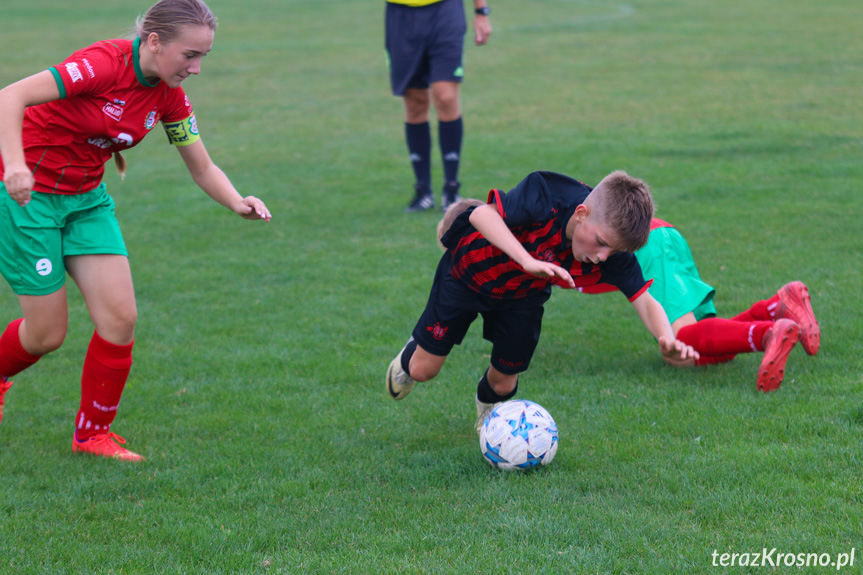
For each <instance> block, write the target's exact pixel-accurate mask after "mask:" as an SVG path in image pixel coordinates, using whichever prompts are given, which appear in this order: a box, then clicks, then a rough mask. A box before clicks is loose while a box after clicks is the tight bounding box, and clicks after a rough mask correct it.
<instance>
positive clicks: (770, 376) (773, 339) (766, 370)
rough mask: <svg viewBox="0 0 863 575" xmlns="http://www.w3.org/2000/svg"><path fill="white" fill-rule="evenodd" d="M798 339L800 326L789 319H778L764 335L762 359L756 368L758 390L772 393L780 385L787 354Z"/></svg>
mask: <svg viewBox="0 0 863 575" xmlns="http://www.w3.org/2000/svg"><path fill="white" fill-rule="evenodd" d="M799 339H800V326H799V325H797V324H796V323H795V322H793V321H791V320H790V319H786V318H783V319H778V320H776V321H775V322H774V323H773V327H771V328H770V329H769V330H767V333H765V334H764V358H763V359H762V360H761V367H759V368H758V389H759V390H761V391H765V392H766V391H774V390H776V389H778V388H779V386H780V385H782V378H783V377H785V362H786V361H787V360H788V354H790V353H791V350H792V349H793V348H794V345H795V344H796V343H797V341H798V340H799Z"/></svg>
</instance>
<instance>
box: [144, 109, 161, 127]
mask: <svg viewBox="0 0 863 575" xmlns="http://www.w3.org/2000/svg"><path fill="white" fill-rule="evenodd" d="M158 121H159V115H158V114H157V113H156V110H153V111H152V112H150V113H149V114H147V119H146V120H144V127H145V128H147V129H148V130H152V129H153V126H155V125H156V122H158Z"/></svg>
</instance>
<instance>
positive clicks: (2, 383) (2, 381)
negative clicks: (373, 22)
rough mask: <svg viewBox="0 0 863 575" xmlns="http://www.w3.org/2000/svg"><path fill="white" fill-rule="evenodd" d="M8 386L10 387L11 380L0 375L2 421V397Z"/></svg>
mask: <svg viewBox="0 0 863 575" xmlns="http://www.w3.org/2000/svg"><path fill="white" fill-rule="evenodd" d="M10 387H12V382H11V381H9V380H8V379H7V378H5V377H0V421H3V402H4V399H3V398H4V397H5V396H6V392H7V391H9V388H10Z"/></svg>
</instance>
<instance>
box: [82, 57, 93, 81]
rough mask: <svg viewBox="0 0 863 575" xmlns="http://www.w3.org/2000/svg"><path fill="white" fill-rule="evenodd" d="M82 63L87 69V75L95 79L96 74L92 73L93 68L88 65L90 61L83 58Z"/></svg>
mask: <svg viewBox="0 0 863 575" xmlns="http://www.w3.org/2000/svg"><path fill="white" fill-rule="evenodd" d="M82 62H84V67H85V68H87V75H88V76H90V77H91V78H95V77H96V72H94V71H93V66H92V65H91V64H90V61H89V60H87V58H84V59H83V60H82Z"/></svg>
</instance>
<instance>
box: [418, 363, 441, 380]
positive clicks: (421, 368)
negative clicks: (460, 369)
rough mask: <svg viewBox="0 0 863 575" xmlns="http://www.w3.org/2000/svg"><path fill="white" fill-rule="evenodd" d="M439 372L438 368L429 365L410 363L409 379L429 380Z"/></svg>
mask: <svg viewBox="0 0 863 575" xmlns="http://www.w3.org/2000/svg"><path fill="white" fill-rule="evenodd" d="M438 373H440V368H438V367H435V366H430V365H423V364H422V362H419V363H418V364H417V365H414V364H413V363H412V364H411V379H413V380H414V381H429V380H430V379H434V378H435V377H437V374H438Z"/></svg>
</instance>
